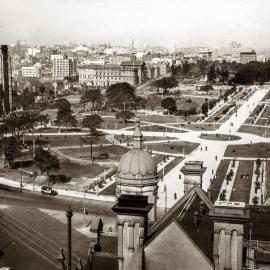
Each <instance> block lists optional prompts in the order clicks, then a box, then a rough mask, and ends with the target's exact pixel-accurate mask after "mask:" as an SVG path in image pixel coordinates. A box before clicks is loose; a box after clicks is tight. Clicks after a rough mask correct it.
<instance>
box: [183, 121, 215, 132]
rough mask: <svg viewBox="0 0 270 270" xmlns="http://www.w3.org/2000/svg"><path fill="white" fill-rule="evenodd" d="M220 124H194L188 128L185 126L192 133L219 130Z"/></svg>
mask: <svg viewBox="0 0 270 270" xmlns="http://www.w3.org/2000/svg"><path fill="white" fill-rule="evenodd" d="M219 126H220V124H214V123H211V124H210V123H192V124H188V125H187V126H184V127H183V128H184V129H189V130H192V131H202V130H209V131H210V130H216V129H218V128H219Z"/></svg>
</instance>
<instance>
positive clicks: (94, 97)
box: [81, 89, 103, 110]
mask: <svg viewBox="0 0 270 270" xmlns="http://www.w3.org/2000/svg"><path fill="white" fill-rule="evenodd" d="M102 100H103V96H102V94H101V92H100V89H93V90H87V89H85V91H84V92H83V94H82V96H81V103H83V106H84V110H85V105H86V104H87V103H88V102H91V103H92V106H93V107H101V105H102Z"/></svg>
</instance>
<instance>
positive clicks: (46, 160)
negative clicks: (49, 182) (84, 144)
mask: <svg viewBox="0 0 270 270" xmlns="http://www.w3.org/2000/svg"><path fill="white" fill-rule="evenodd" d="M34 162H35V164H36V165H37V167H38V168H39V169H40V172H41V173H44V172H46V174H47V176H48V179H49V176H50V171H51V170H52V169H59V159H58V158H57V157H56V156H54V155H52V154H51V153H50V152H49V151H46V150H44V149H42V148H40V147H39V148H37V149H36V152H35V157H34Z"/></svg>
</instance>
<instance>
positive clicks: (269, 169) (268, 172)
mask: <svg viewBox="0 0 270 270" xmlns="http://www.w3.org/2000/svg"><path fill="white" fill-rule="evenodd" d="M266 177H267V181H266V190H270V180H269V179H270V161H269V160H267V164H266ZM268 194H269V193H268Z"/></svg>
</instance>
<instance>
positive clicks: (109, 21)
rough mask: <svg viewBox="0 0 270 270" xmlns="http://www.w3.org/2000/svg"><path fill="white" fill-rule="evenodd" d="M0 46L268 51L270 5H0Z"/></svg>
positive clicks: (74, 0)
mask: <svg viewBox="0 0 270 270" xmlns="http://www.w3.org/2000/svg"><path fill="white" fill-rule="evenodd" d="M0 3H1V6H0V43H2V44H3V43H11V42H15V41H16V40H19V39H23V40H27V41H29V42H33V43H66V42H69V41H70V42H75V43H83V42H84V43H94V42H103V41H106V42H111V43H113V44H130V43H131V39H132V38H134V39H135V42H136V41H142V42H145V43H150V44H157V45H158V44H161V45H166V46H173V45H174V44H176V45H177V46H180V47H185V46H211V47H223V46H228V45H229V44H230V42H231V41H232V40H238V41H240V42H241V43H242V44H243V46H244V47H254V48H266V47H270V1H269V0H0Z"/></svg>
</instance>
